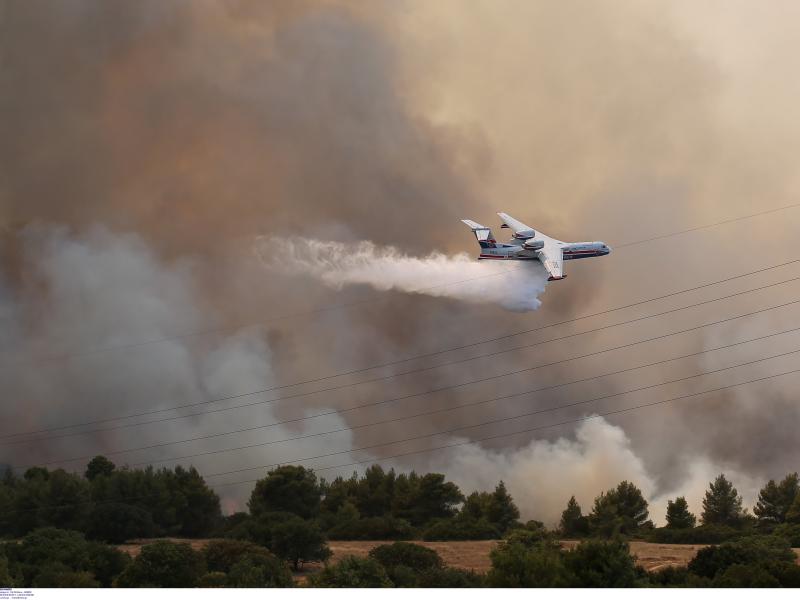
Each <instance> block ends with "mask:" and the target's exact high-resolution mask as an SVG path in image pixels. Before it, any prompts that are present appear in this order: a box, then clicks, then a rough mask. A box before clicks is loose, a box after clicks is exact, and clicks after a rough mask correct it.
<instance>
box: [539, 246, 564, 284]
mask: <svg viewBox="0 0 800 600" xmlns="http://www.w3.org/2000/svg"><path fill="white" fill-rule="evenodd" d="M536 254H537V256H538V257H539V261H540V262H541V263H542V264H543V265H544V268H545V269H547V272H548V273H549V275H550V278H549V280H550V281H555V280H557V279H564V278H565V277H566V275H564V254H563V252H562V250H561V246H559V245H558V244H553V243H547V242H545V245H544V248H542V249H541V250H539V251H538V252H537V253H536Z"/></svg>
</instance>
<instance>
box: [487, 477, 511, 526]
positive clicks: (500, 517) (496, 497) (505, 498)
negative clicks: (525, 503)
mask: <svg viewBox="0 0 800 600" xmlns="http://www.w3.org/2000/svg"><path fill="white" fill-rule="evenodd" d="M486 518H487V520H488V521H489V522H490V523H493V524H496V525H497V526H498V528H499V529H500V531H501V533H505V532H506V531H507V530H508V529H509V528H511V527H512V526H513V525H515V524H517V522H518V519H519V509H518V508H517V505H516V504H514V500H513V498H511V495H510V494H509V493H508V490H507V489H506V484H505V483H503V482H502V481H501V482H500V483H499V484H498V485H497V487H495V489H494V493H492V494H491V496H490V497H489V505H488V506H487V510H486Z"/></svg>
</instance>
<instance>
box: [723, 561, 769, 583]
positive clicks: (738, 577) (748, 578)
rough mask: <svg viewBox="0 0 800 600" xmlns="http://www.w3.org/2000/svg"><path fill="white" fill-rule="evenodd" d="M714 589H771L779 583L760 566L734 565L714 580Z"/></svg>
mask: <svg viewBox="0 0 800 600" xmlns="http://www.w3.org/2000/svg"><path fill="white" fill-rule="evenodd" d="M714 587H726V588H772V587H780V583H779V582H778V580H777V579H776V578H775V577H773V576H772V575H771V574H770V572H769V571H768V570H767V569H765V568H764V567H763V566H762V565H758V564H755V565H743V564H736V565H731V566H730V567H728V568H727V569H725V572H724V573H722V574H721V575H720V576H719V577H716V578H715V579H714Z"/></svg>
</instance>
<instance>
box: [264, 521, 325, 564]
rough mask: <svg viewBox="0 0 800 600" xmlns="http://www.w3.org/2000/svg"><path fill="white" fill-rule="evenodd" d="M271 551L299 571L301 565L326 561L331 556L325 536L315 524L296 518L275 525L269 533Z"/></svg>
mask: <svg viewBox="0 0 800 600" xmlns="http://www.w3.org/2000/svg"><path fill="white" fill-rule="evenodd" d="M271 534H272V541H271V543H270V548H271V549H272V551H273V552H274V553H275V554H277V555H278V556H280V557H281V558H283V559H284V560H288V561H289V562H291V563H292V565H293V566H294V569H295V570H297V569H299V568H300V567H301V566H302V564H303V563H306V562H310V561H326V560H328V558H330V556H331V551H330V549H329V548H328V544H327V543H326V542H325V536H324V535H323V533H322V531H321V530H320V528H319V526H317V524H316V523H313V522H310V521H304V520H302V519H300V518H298V517H295V518H293V519H287V520H286V521H284V522H282V523H279V524H277V525H275V527H273V528H272V531H271Z"/></svg>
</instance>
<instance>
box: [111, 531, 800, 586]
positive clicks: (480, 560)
mask: <svg viewBox="0 0 800 600" xmlns="http://www.w3.org/2000/svg"><path fill="white" fill-rule="evenodd" d="M169 539H170V540H172V541H175V542H185V543H187V544H189V545H191V547H192V548H194V549H195V550H200V549H202V548H203V547H204V546H205V545H206V544H207V543H208V542H209V540H188V539H179V538H169ZM153 541H155V540H149V539H148V540H132V541H131V542H130V543H128V544H123V545H122V546H119V548H120V550H124V551H125V552H127V553H128V554H130V555H131V556H136V555H137V554H139V552H140V551H141V549H142V546H143V545H145V544H148V543H151V542H153ZM386 543H391V542H329V545H330V548H331V550H332V551H333V558H332V560H333V561H334V562H336V561H337V560H339V559H341V558H342V557H343V556H347V555H348V554H353V555H355V556H366V555H367V554H368V553H369V551H370V550H372V549H373V548H374V547H375V546H380V545H381V544H386ZM414 543H416V544H421V545H422V546H426V547H427V548H431V549H433V550H436V552H438V553H439V556H441V557H442V559H443V560H444V562H445V563H446V564H447V565H448V566H451V567H458V568H460V569H473V570H475V571H479V572H486V571H488V570H489V567H490V566H491V563H490V562H489V552H490V551H491V549H492V548H494V547H495V545H497V542H496V541H475V542H419V541H415V542H414ZM577 543H578V542H575V541H570V540H565V541H563V542H562V544H563V545H564V546H565V547H567V548H569V547H572V546H574V545H576V544H577ZM703 547H704V546H703V545H702V544H651V543H649V542H631V553H632V554H633V555H635V556H636V562H637V563H638V564H639V565H641V566H642V567H644V568H645V569H646V570H648V571H655V570H658V569H663V568H665V567H669V566H676V567H677V566H686V565H687V564H688V563H689V561H690V560H691V559H692V558H693V557H694V555H695V554H696V553H697V551H698V550H699V549H700V548H703ZM795 552H797V553H798V555H799V556H800V549H795ZM798 562H800V559H798ZM319 568H320V565H318V564H309V565H307V566H306V568H305V570H304V572H303V573H301V574H298V575H297V579H298V580H303V579H305V577H306V576H307V575H308V574H309V573H312V572H314V571H316V570H318V569H319Z"/></svg>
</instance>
